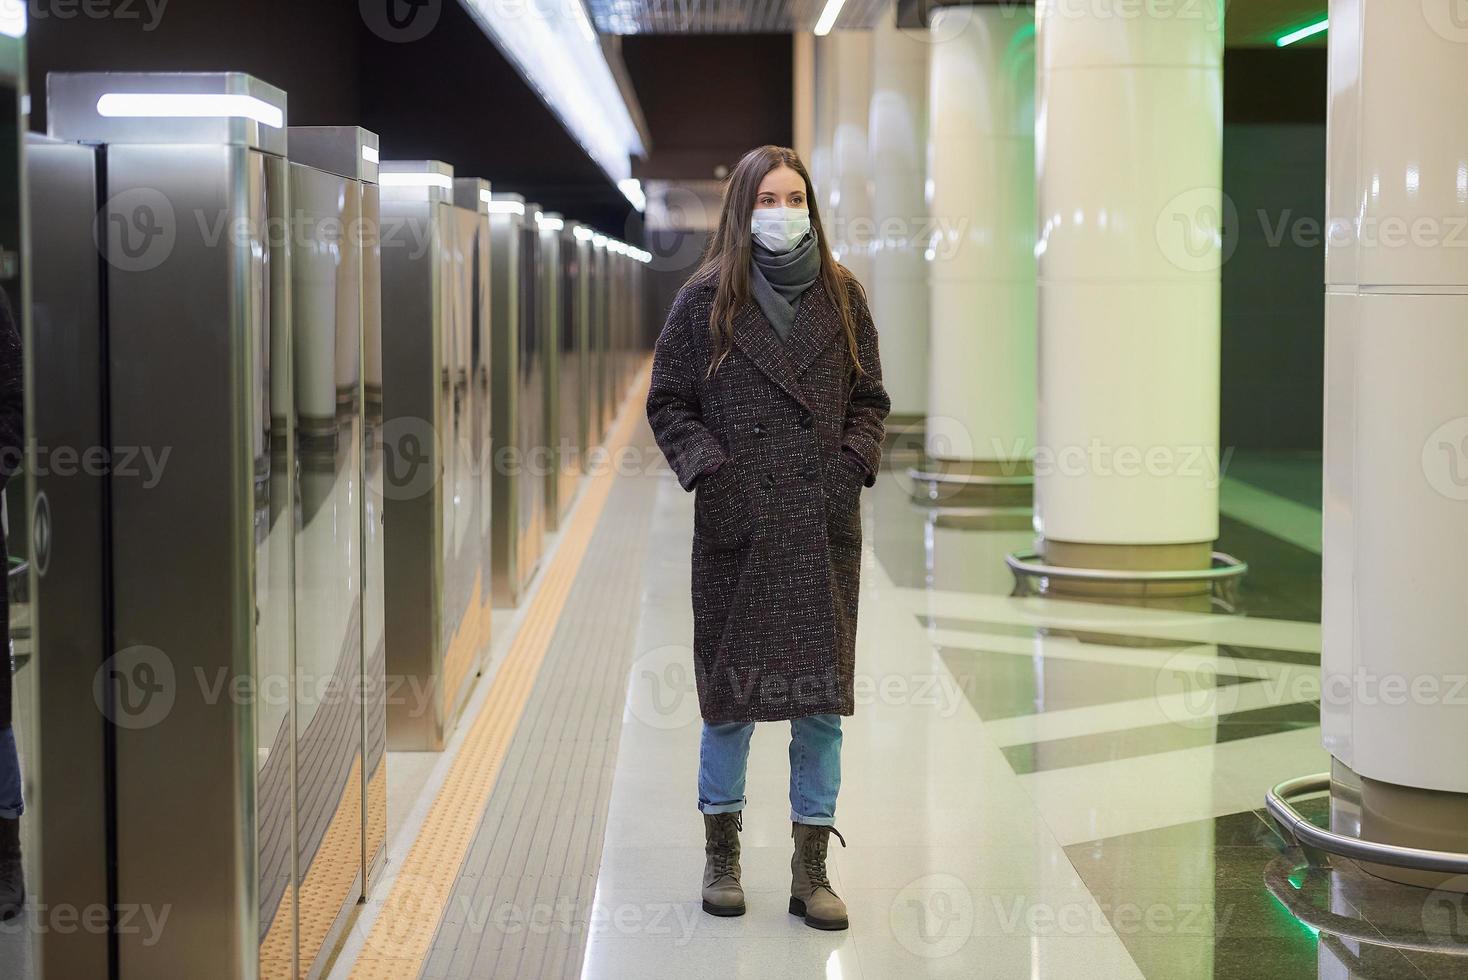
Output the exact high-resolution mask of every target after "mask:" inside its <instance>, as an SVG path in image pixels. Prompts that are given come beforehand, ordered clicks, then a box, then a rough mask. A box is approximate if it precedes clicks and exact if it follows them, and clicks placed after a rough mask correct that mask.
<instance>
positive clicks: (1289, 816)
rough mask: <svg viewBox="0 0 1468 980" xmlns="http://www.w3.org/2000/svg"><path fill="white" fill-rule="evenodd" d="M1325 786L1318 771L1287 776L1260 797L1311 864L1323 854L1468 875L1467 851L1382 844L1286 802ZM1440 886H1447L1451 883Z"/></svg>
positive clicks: (1320, 860)
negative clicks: (1314, 819)
mask: <svg viewBox="0 0 1468 980" xmlns="http://www.w3.org/2000/svg"><path fill="white" fill-rule="evenodd" d="M1329 789H1330V773H1328V772H1322V773H1316V774H1315V775H1313V776H1300V777H1299V778H1297V779H1287V780H1285V781H1284V782H1282V783H1280V784H1279V785H1278V786H1276V787H1274V789H1272V790H1270V791H1269V793H1268V795H1266V796H1265V797H1264V807H1265V809H1267V810H1268V811H1269V815H1270V817H1271V818H1273V820H1274V822H1275V824H1276V825H1277V826H1278V827H1279V829H1280V832H1281V833H1282V834H1284V835H1285V836H1286V837H1287V838H1289V839H1290V840H1293V841H1294V842H1295V843H1297V844H1298V845H1299V846H1300V847H1301V849H1302V850H1304V852H1305V856H1306V858H1307V859H1308V860H1309V861H1310V863H1311V864H1312V865H1315V866H1319V865H1323V864H1325V863H1326V857H1325V856H1326V855H1329V854H1337V855H1340V856H1341V857H1348V858H1352V859H1354V860H1357V861H1363V862H1366V863H1375V864H1388V865H1391V866H1392V867H1394V868H1411V869H1413V870H1416V871H1434V872H1438V873H1440V874H1445V875H1454V876H1457V875H1468V854H1457V853H1453V852H1451V851H1427V850H1423V849H1421V848H1417V847H1406V846H1403V845H1401V844H1382V843H1379V842H1377V841H1370V840H1362V839H1361V838H1359V837H1347V836H1346V835H1345V834H1337V833H1335V832H1334V831H1330V830H1325V829H1324V828H1321V827H1317V826H1315V825H1314V824H1313V823H1311V822H1310V821H1308V820H1306V819H1305V818H1304V817H1302V816H1300V814H1299V811H1297V810H1296V809H1295V808H1294V806H1292V805H1291V804H1290V800H1291V799H1292V798H1294V797H1297V796H1305V795H1308V794H1311V793H1320V792H1323V791H1327V790H1329ZM1462 884H1463V886H1464V887H1468V880H1464V881H1463V882H1462ZM1444 887H1451V883H1449V884H1447V885H1445V886H1444ZM1453 890H1455V891H1456V890H1459V889H1453Z"/></svg>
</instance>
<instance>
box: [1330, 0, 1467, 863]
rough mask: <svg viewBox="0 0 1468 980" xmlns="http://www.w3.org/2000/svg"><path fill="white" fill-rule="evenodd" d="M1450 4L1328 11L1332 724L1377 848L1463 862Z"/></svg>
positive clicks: (1461, 254) (1461, 182)
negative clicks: (1432, 853)
mask: <svg viewBox="0 0 1468 980" xmlns="http://www.w3.org/2000/svg"><path fill="white" fill-rule="evenodd" d="M1451 7H1452V4H1451V3H1450V2H1448V0H1444V2H1441V3H1427V4H1424V5H1423V6H1422V10H1421V11H1420V12H1418V11H1416V9H1415V7H1414V14H1413V16H1406V17H1404V16H1402V10H1401V9H1400V7H1399V6H1398V5H1396V4H1394V3H1392V2H1391V0H1333V2H1332V3H1331V5H1330V110H1329V127H1328V131H1329V150H1328V152H1329V164H1328V184H1327V202H1326V207H1327V214H1328V215H1329V216H1330V237H1329V239H1328V240H1327V244H1326V303H1325V331H1326V333H1325V336H1326V403H1325V430H1326V431H1325V495H1324V502H1325V513H1324V522H1325V523H1324V595H1323V609H1322V616H1323V634H1324V635H1323V642H1324V648H1323V655H1322V669H1323V675H1324V678H1323V679H1324V693H1323V696H1322V698H1321V709H1322V730H1323V736H1324V743H1325V747H1326V749H1328V750H1329V751H1330V753H1331V755H1332V756H1333V757H1334V758H1335V759H1336V761H1337V763H1338V766H1337V775H1338V777H1339V776H1343V775H1345V774H1344V773H1342V772H1341V769H1340V767H1341V766H1344V767H1346V768H1347V769H1348V770H1350V771H1352V772H1353V773H1354V774H1355V775H1357V776H1359V777H1360V783H1361V836H1363V837H1366V838H1369V839H1373V840H1379V841H1386V842H1388V843H1396V844H1406V845H1409V846H1414V847H1420V848H1427V849H1433V850H1447V851H1458V852H1464V851H1468V765H1465V764H1464V762H1463V746H1464V745H1468V706H1465V704H1464V702H1465V700H1468V685H1465V684H1464V682H1463V680H1462V678H1463V677H1464V676H1465V675H1468V655H1465V653H1464V639H1463V638H1464V637H1465V636H1468V603H1465V602H1464V601H1463V596H1464V593H1465V591H1468V232H1465V229H1468V129H1465V128H1464V126H1463V120H1464V119H1465V118H1468V85H1465V84H1464V78H1465V76H1464V66H1465V64H1468V26H1465V25H1464V24H1463V23H1462V21H1461V20H1454V19H1453V18H1452V17H1451V16H1450V15H1451V13H1452V11H1451ZM1372 870H1374V871H1377V872H1378V873H1380V874H1383V875H1384V876H1386V877H1391V878H1394V879H1397V880H1404V881H1414V882H1417V883H1435V882H1434V881H1433V880H1432V879H1431V878H1427V879H1424V878H1423V877H1422V876H1419V875H1417V874H1414V873H1413V872H1410V871H1400V870H1392V869H1387V868H1379V867H1373V868H1372ZM1463 887H1464V885H1463V882H1462V880H1461V879H1460V880H1459V885H1458V888H1459V890H1462V889H1463Z"/></svg>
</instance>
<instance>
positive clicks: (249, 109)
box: [97, 92, 285, 129]
mask: <svg viewBox="0 0 1468 980" xmlns="http://www.w3.org/2000/svg"><path fill="white" fill-rule="evenodd" d="M97 114H98V115H101V116H128V117H140V118H163V117H190V118H209V117H217V118H236V117H238V118H244V119H253V120H255V121H256V122H257V123H260V124H261V125H263V126H269V127H271V128H272V129H279V128H280V127H282V126H284V125H285V111H284V110H282V109H281V108H280V106H277V105H271V104H270V103H269V102H266V101H265V100H264V99H257V98H256V97H255V96H253V95H220V94H207V93H195V92H108V93H107V94H106V95H104V96H102V97H101V98H100V99H98V100H97Z"/></svg>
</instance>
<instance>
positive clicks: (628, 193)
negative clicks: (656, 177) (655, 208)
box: [617, 177, 647, 211]
mask: <svg viewBox="0 0 1468 980" xmlns="http://www.w3.org/2000/svg"><path fill="white" fill-rule="evenodd" d="M617 190H619V191H621V192H622V196H623V197H625V198H627V201H628V203H630V204H631V205H632V206H633V207H634V208H636V209H637V210H639V211H641V210H643V209H644V208H646V207H647V195H646V194H644V193H643V192H642V181H640V180H638V179H637V178H636V177H628V178H627V179H626V180H619V181H617Z"/></svg>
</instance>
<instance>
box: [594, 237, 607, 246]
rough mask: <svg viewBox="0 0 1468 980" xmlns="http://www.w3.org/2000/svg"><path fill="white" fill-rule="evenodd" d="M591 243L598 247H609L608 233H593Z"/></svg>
mask: <svg viewBox="0 0 1468 980" xmlns="http://www.w3.org/2000/svg"><path fill="white" fill-rule="evenodd" d="M591 244H593V245H595V246H596V247H597V248H606V247H607V236H606V235H592V236H591Z"/></svg>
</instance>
